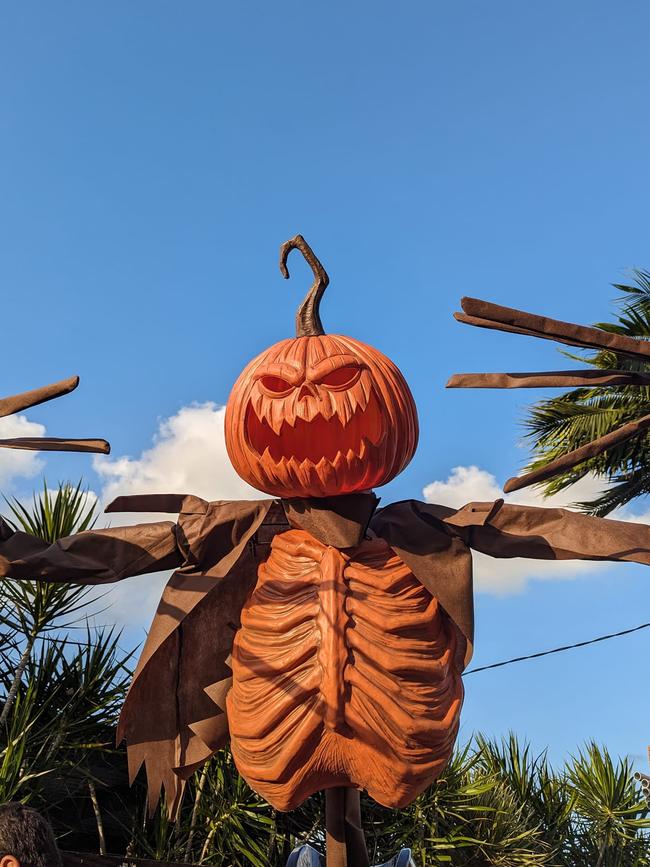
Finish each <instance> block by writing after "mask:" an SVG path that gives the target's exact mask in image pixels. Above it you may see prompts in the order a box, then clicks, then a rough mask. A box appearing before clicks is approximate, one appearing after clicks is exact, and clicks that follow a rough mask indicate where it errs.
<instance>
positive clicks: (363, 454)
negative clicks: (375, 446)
mask: <svg viewBox="0 0 650 867" xmlns="http://www.w3.org/2000/svg"><path fill="white" fill-rule="evenodd" d="M368 445H369V444H368V440H367V439H366V438H365V437H361V447H360V448H359V460H361V461H365V459H366V458H367V456H368Z"/></svg>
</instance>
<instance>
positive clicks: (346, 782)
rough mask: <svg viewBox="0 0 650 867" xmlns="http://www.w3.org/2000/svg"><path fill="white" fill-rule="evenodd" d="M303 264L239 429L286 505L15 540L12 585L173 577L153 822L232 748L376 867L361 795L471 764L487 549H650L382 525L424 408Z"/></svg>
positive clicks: (343, 846)
mask: <svg viewBox="0 0 650 867" xmlns="http://www.w3.org/2000/svg"><path fill="white" fill-rule="evenodd" d="M293 249H298V250H299V251H301V252H302V254H303V255H304V257H305V258H306V260H307V261H308V263H309V264H310V266H311V268H312V270H313V272H314V284H313V285H312V287H311V289H310V291H309V293H308V295H307V297H306V299H305V301H304V302H303V304H302V305H301V307H300V308H299V310H298V314H297V319H296V324H297V329H296V331H297V334H296V337H295V338H291V339H288V340H284V341H281V342H280V343H278V344H276V345H274V346H272V347H271V348H270V349H268V350H266V351H265V352H263V353H262V354H261V355H260V356H258V357H257V358H256V359H254V360H253V361H252V362H251V363H250V364H249V365H248V366H247V367H246V369H245V370H244V371H243V372H242V374H241V376H240V378H239V379H238V381H237V383H236V384H235V386H234V388H233V390H232V393H231V396H230V398H229V401H228V405H227V410H226V444H227V449H228V453H229V455H230V458H231V461H232V463H233V465H234V467H235V469H236V470H237V472H238V473H239V474H240V475H241V476H242V478H243V479H245V480H246V481H247V482H249V483H250V484H252V485H253V486H255V487H256V488H257V489H259V490H261V491H264V492H265V493H267V494H270V495H271V497H270V498H268V499H261V500H257V501H238V502H227V501H223V502H212V503H209V502H206V501H204V500H201V499H199V498H198V497H195V496H192V495H191V494H143V495H139V496H128V497H119V498H118V499H117V500H115V501H114V502H113V503H112V504H111V505H110V506H109V507H108V509H107V511H110V512H127V511H131V512H138V511H146V512H161V513H173V514H178V518H177V520H176V521H173V522H172V521H159V522H152V523H143V524H138V525H135V526H126V527H117V528H113V527H111V528H107V529H101V530H90V531H86V532H83V533H79V534H77V535H74V536H71V537H68V538H66V539H62V540H60V541H58V542H56V543H55V544H48V543H46V542H40V541H39V540H37V539H35V538H34V537H31V536H26V535H25V534H23V533H20V532H13V531H12V529H11V528H10V527H9V526H7V525H6V524H2V525H0V573H1V574H3V575H6V576H9V577H13V578H37V579H42V580H48V581H73V582H78V583H84V584H101V583H106V582H112V581H119V580H122V579H124V578H127V577H129V576H135V575H141V574H144V573H148V572H154V571H158V570H162V569H175V572H174V574H173V575H172V577H171V579H170V581H169V582H168V584H167V586H166V588H165V590H164V592H163V595H162V599H161V601H160V604H159V607H158V610H157V613H156V616H155V619H154V621H153V623H152V626H151V629H150V632H149V635H148V638H147V642H146V644H145V647H144V649H143V651H142V654H141V656H140V659H139V662H138V665H137V669H136V672H135V674H134V677H133V681H132V684H131V687H130V690H129V693H128V696H127V698H126V701H125V704H124V707H123V710H122V714H121V717H120V723H119V729H118V738H119V739H122V738H124V739H126V742H127V751H128V762H129V772H130V776H131V778H133V777H135V775H136V774H137V773H138V771H139V769H140V767H141V766H142V764H144V765H145V766H146V770H147V775H148V785H149V803H150V807H151V809H153V808H155V806H156V804H157V802H158V799H159V797H160V793H161V788H162V789H164V791H165V795H166V803H167V807H168V809H169V811H170V813H171V814H172V815H173V814H174V813H175V812H176V811H177V809H178V806H179V803H180V799H181V797H182V793H183V788H184V785H185V781H187V779H188V778H189V777H190V776H191V775H192V774H193V773H194V772H195V771H196V770H197V769H198V768H199V767H200V766H201V765H202V764H203V763H204V762H205V761H206V760H207V759H208V758H209V757H210V756H211V755H212V754H213V753H214V752H215V751H216V750H218V749H220V748H221V747H223V746H224V745H225V744H226V743H227V742H228V741H230V744H231V748H232V752H233V756H234V759H235V763H236V765H237V767H238V769H239V771H240V773H241V774H242V775H243V777H244V778H245V779H246V780H247V781H248V783H249V784H250V785H251V786H252V788H253V789H255V790H256V791H257V792H259V793H260V794H261V795H262V796H263V797H265V798H266V799H267V800H268V801H269V802H270V803H271V804H273V805H274V806H275V807H277V808H278V809H280V810H290V809H293V808H294V807H296V806H297V805H299V804H300V803H301V802H302V801H303V800H304V799H305V798H306V797H308V796H309V795H310V794H312V793H314V792H316V791H318V790H322V789H324V790H326V793H327V799H326V824H327V863H328V867H344V865H346V864H347V865H354V867H359V865H367V864H368V856H367V853H366V849H365V844H364V842H363V834H362V832H361V823H360V810H359V790H360V789H364V790H366V791H367V792H368V793H369V794H370V796H372V797H373V798H375V799H376V800H377V801H378V802H380V803H381V804H384V805H386V806H388V807H393V808H397V809H399V808H401V807H403V806H404V805H406V804H408V803H410V802H411V801H412V800H413V799H414V798H415V797H416V796H417V795H418V794H419V793H420V792H421V791H423V789H425V788H426V787H427V786H428V785H429V784H430V783H432V782H433V781H434V780H435V779H436V778H437V777H438V775H439V774H440V772H441V771H442V769H443V768H444V766H445V764H446V762H447V760H448V758H449V756H450V753H451V750H452V748H453V745H454V741H455V738H456V734H457V731H458V725H459V717H460V711H461V705H462V700H463V686H462V680H461V674H462V671H463V668H464V666H465V665H466V663H467V661H468V660H469V658H470V656H471V653H472V638H473V607H472V606H473V601H472V598H473V597H472V556H471V550H472V549H475V550H478V551H481V552H483V553H486V554H489V555H491V556H494V557H503V558H510V557H531V558H538V559H572V558H575V559H590V560H630V561H636V562H641V563H648V564H650V528H648V527H646V526H645V525H637V524H632V523H624V522H619V521H612V520H605V519H599V518H592V517H588V516H585V515H581V514H577V513H573V512H569V511H565V510H561V509H544V508H535V507H530V506H519V505H513V504H505V503H503V501H502V500H497V501H496V502H489V503H470V504H468V505H466V506H464V507H463V508H461V509H453V508H448V507H445V506H438V505H434V504H425V503H420V502H417V501H414V500H407V501H403V502H399V503H394V504H391V505H387V506H385V507H382V508H378V498H377V497H376V496H375V494H374V493H373V491H372V489H373V487H375V486H378V485H381V484H385V483H386V482H388V481H389V480H390V479H392V478H394V477H395V476H396V475H397V474H398V473H399V472H400V471H401V470H402V469H403V468H404V467H405V466H406V464H407V463H408V462H409V460H410V459H411V458H412V456H413V454H414V452H415V448H416V444H417V434H418V430H417V414H416V409H415V404H414V401H413V398H412V396H411V393H410V391H409V389H408V386H407V384H406V382H405V380H404V378H403V377H402V375H401V373H400V372H399V370H398V369H397V367H396V366H395V365H394V364H393V363H392V362H391V361H390V360H389V359H387V358H386V357H385V356H383V355H382V354H381V353H380V352H378V351H377V350H376V349H373V348H372V347H369V346H367V345H365V344H363V343H360V342H359V341H357V340H354V339H352V338H349V337H342V336H338V335H327V334H325V333H324V329H323V327H322V324H321V321H320V316H319V303H320V300H321V297H322V294H323V292H324V290H325V287H326V286H327V284H328V278H327V275H326V273H325V270H324V269H323V267H322V265H321V263H320V262H319V261H318V259H317V258H316V256H315V255H314V253H313V252H312V250H311V248H310V247H309V246H308V245H307V243H306V242H305V240H304V239H303V238H302V237H301V236H296V237H295V238H293V239H291V240H290V241H288V242H287V243H285V244H284V245H283V246H282V248H281V255H280V267H281V270H282V273H283V274H284V276H285V277H288V276H289V275H288V272H287V267H286V263H287V257H288V254H289V253H290V252H291V250H293ZM481 303H484V302H481ZM461 315H462V314H461ZM479 318H480V317H479ZM471 324H483V322H482V321H481V322H477V323H471ZM575 327H576V328H578V327H579V326H575ZM509 330H512V329H509ZM592 330H594V331H596V329H592ZM520 333H527V334H530V333H533V332H532V331H531V330H530V329H529V330H522V331H520ZM610 336H611V335H607V337H610ZM554 339H555V338H554ZM470 376H475V375H470ZM479 376H488V377H489V376H493V375H490V374H481V375H479ZM513 376H514V375H513ZM468 384H476V381H472V382H469V381H456V382H451V383H450V385H463V386H464V385H468Z"/></svg>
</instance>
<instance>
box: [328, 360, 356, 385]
mask: <svg viewBox="0 0 650 867" xmlns="http://www.w3.org/2000/svg"><path fill="white" fill-rule="evenodd" d="M360 373H361V369H360V368H359V367H356V366H355V365H353V364H346V365H345V367H337V368H336V370H331V371H330V372H329V373H326V374H325V376H324V377H323V378H322V379H321V380H320V383H321V385H326V386H328V388H350V386H351V385H354V383H355V382H356V381H357V379H358V378H359V374H360Z"/></svg>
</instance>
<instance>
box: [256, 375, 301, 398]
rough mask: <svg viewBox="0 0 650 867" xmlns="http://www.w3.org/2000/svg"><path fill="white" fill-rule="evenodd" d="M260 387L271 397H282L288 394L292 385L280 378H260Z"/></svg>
mask: <svg viewBox="0 0 650 867" xmlns="http://www.w3.org/2000/svg"><path fill="white" fill-rule="evenodd" d="M260 385H261V386H262V388H263V389H264V390H265V391H267V392H268V393H269V394H271V395H275V396H282V395H286V394H289V392H290V391H291V389H292V388H293V385H291V383H290V382H287V380H286V379H282V377H281V376H270V375H269V376H262V377H260Z"/></svg>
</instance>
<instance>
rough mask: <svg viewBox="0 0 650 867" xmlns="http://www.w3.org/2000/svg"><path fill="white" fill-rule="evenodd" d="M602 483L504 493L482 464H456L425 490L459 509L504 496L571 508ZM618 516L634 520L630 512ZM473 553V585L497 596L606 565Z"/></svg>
mask: <svg viewBox="0 0 650 867" xmlns="http://www.w3.org/2000/svg"><path fill="white" fill-rule="evenodd" d="M603 484H604V483H603V481H602V479H597V478H596V477H594V476H588V477H586V478H584V479H581V480H580V481H579V482H578V483H577V484H576V485H574V486H573V488H572V489H571V490H570V491H563V492H561V493H560V494H557V495H555V496H553V497H546V498H544V497H543V496H541V494H539V493H536V492H535V491H534V490H530V489H528V490H526V491H518V492H517V493H515V494H504V493H503V491H502V490H501V488H500V486H499V484H498V482H497V480H496V478H495V477H494V476H493V475H492V474H491V473H489V472H487V471H486V470H482V469H481V468H480V467H476V466H470V467H454V468H453V469H452V471H451V474H450V475H449V477H448V478H447V479H446V480H445V481H434V482H431V483H430V484H428V485H427V486H426V487H425V488H424V490H423V492H422V493H423V495H424V499H425V500H426V502H427V503H440V504H441V505H444V506H452V507H453V508H460V507H461V506H464V505H465V503H471V502H472V501H479V502H480V501H491V500H497V499H499V498H503V499H504V500H505V501H506V502H508V503H520V504H522V505H527V506H546V507H548V508H551V507H561V508H564V509H566V508H571V506H572V504H573V503H575V502H580V501H581V500H588V499H591V498H592V497H593V496H595V495H596V494H597V493H599V492H600V491H601V490H602V488H603ZM616 517H618V518H626V519H628V520H631V519H632V518H631V516H629V515H627V514H625V515H617V516H616ZM634 520H636V521H641V522H643V520H644V518H643V517H638V516H637V517H635V518H634ZM473 556H474V586H475V587H476V589H477V590H482V591H484V592H487V593H494V594H497V595H502V594H507V593H516V592H520V591H522V590H524V589H525V587H526V585H527V583H528V582H529V581H530V580H532V579H537V580H546V581H548V580H558V579H564V580H570V579H572V578H577V577H579V576H582V575H585V574H586V573H591V572H595V571H597V570H599V569H603V568H606V565H607V564H605V563H599V562H595V561H586V560H524V559H522V558H519V557H516V558H513V559H511V560H498V559H495V558H493V557H488V556H486V555H485V554H481V553H478V552H475V553H474V555H473Z"/></svg>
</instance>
